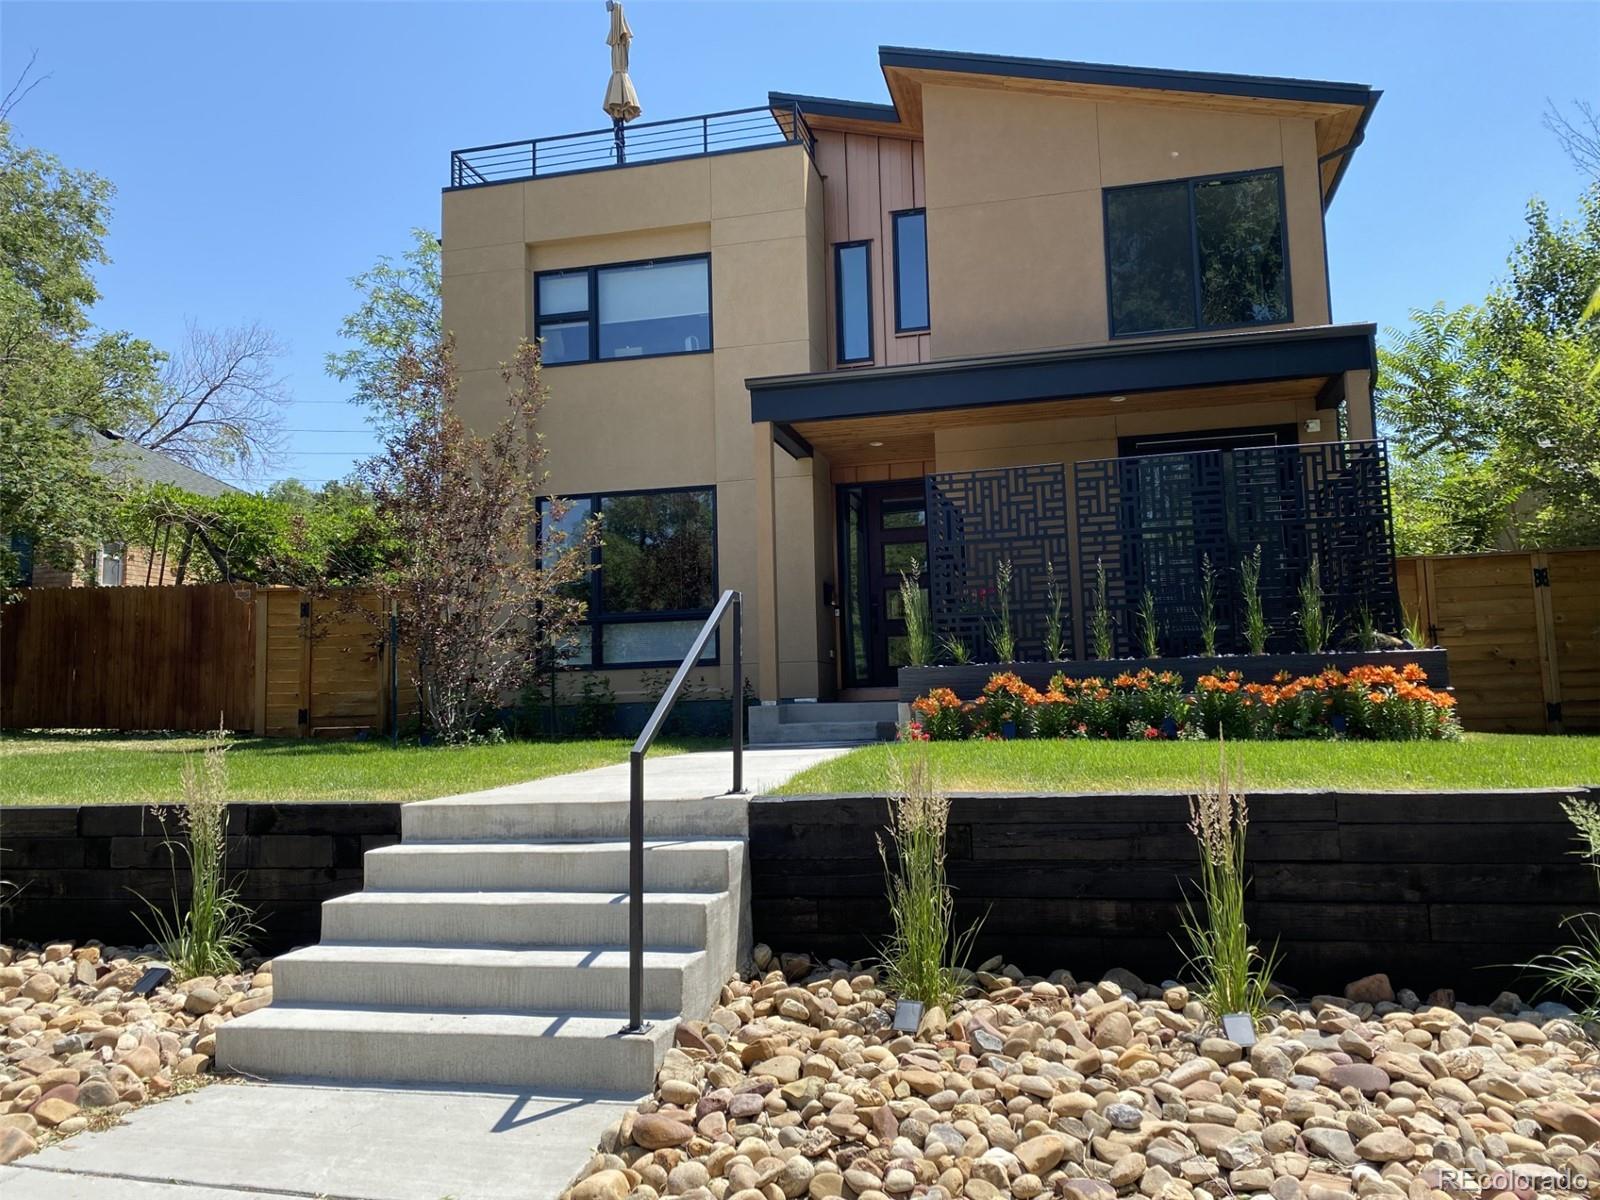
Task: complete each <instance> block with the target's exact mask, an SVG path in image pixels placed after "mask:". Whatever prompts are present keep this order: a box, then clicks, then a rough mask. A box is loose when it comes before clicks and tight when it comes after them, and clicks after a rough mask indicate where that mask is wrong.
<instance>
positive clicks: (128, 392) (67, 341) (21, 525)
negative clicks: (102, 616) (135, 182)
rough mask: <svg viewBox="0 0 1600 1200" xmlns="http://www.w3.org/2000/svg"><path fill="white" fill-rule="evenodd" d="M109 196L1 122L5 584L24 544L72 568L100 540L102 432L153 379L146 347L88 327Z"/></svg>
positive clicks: (0, 448)
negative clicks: (83, 549)
mask: <svg viewBox="0 0 1600 1200" xmlns="http://www.w3.org/2000/svg"><path fill="white" fill-rule="evenodd" d="M112 193H113V188H112V186H111V184H110V183H109V182H107V181H106V180H104V179H101V178H100V177H99V176H97V175H94V174H92V173H90V172H87V171H76V170H72V169H70V168H68V167H66V166H64V165H63V164H62V163H61V161H60V160H59V159H57V158H56V157H55V156H54V155H51V154H47V153H45V152H43V151H41V150H38V149H35V148H32V147H27V146H23V145H20V144H18V143H17V142H16V141H15V140H14V138H13V136H12V131H11V128H10V126H9V125H7V124H6V123H5V122H4V121H0V265H3V268H4V269H3V270H0V535H4V536H0V586H4V585H5V584H8V583H9V582H10V581H11V580H12V579H13V578H15V575H16V570H17V566H18V553H17V549H16V548H15V547H16V545H17V544H18V543H23V544H27V545H31V547H32V551H33V553H34V555H35V556H37V557H38V558H40V559H42V560H44V561H48V562H51V563H54V564H56V565H58V566H62V567H70V566H72V565H74V563H75V561H76V558H77V548H78V546H79V545H81V544H82V543H83V542H85V541H91V540H98V539H99V538H100V536H101V535H102V533H103V532H104V528H105V522H106V520H107V517H108V515H109V514H110V512H111V510H112V508H113V507H114V504H115V500H116V485H115V481H114V479H113V478H111V477H108V475H107V473H106V472H105V471H103V470H101V469H98V468H97V465H96V454H97V451H98V446H97V445H96V440H97V439H96V436H95V435H96V431H98V430H105V429H121V428H123V427H125V426H126V424H127V423H128V422H129V421H130V420H132V418H133V415H134V414H135V413H137V412H138V411H139V410H140V406H141V405H142V403H143V402H144V399H145V397H146V396H147V395H148V394H149V391H150V389H151V387H152V386H153V385H154V382H155V375H156V369H157V364H158V356H157V355H156V353H155V350H154V348H153V347H151V346H150V344H149V343H147V342H144V341H140V340H138V339H136V338H133V337H131V336H130V335H128V334H125V333H96V332H95V331H93V330H92V329H91V327H90V322H89V318H88V310H89V308H90V306H91V305H93V304H94V302H95V300H96V299H97V298H98V296H99V293H98V291H97V290H96V288H95V283H94V279H93V276H92V274H91V271H92V269H93V268H94V267H95V266H96V265H97V264H100V263H104V262H105V261H107V259H106V255H105V248H104V238H105V233H106V221H107V217H108V214H109V205H110V201H111V196H112Z"/></svg>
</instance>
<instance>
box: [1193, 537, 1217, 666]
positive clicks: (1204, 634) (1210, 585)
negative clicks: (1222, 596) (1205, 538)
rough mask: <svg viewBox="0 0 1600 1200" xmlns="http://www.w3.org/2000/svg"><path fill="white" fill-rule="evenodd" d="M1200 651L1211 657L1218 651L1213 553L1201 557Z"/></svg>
mask: <svg viewBox="0 0 1600 1200" xmlns="http://www.w3.org/2000/svg"><path fill="white" fill-rule="evenodd" d="M1195 615H1196V617H1197V618H1198V619H1199V625H1200V653H1202V654H1204V655H1206V656H1207V657H1210V656H1211V655H1214V654H1215V653H1216V652H1217V568H1216V565H1215V564H1214V563H1212V561H1211V555H1209V554H1206V555H1202V556H1201V559H1200V611H1199V612H1197V613H1196V614H1195Z"/></svg>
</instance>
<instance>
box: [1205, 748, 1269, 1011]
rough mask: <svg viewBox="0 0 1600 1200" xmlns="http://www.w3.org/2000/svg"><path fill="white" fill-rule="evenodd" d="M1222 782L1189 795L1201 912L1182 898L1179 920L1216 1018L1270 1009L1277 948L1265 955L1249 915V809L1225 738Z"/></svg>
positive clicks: (1221, 755)
mask: <svg viewBox="0 0 1600 1200" xmlns="http://www.w3.org/2000/svg"><path fill="white" fill-rule="evenodd" d="M1217 751H1218V760H1219V765H1218V768H1217V788H1216V791H1214V792H1205V793H1202V794H1200V795H1196V796H1190V797H1189V832H1190V833H1192V834H1194V838H1195V842H1196V843H1197V844H1198V846H1199V849H1200V895H1201V898H1202V900H1203V902H1204V905H1205V912H1204V914H1203V915H1202V914H1201V913H1198V912H1196V911H1195V907H1194V902H1193V901H1192V900H1191V899H1189V898H1187V897H1186V898H1185V899H1184V904H1183V909H1182V913H1181V918H1182V921H1183V933H1184V938H1185V940H1186V941H1187V942H1188V943H1189V952H1188V962H1189V967H1190V969H1191V970H1193V971H1195V972H1196V974H1197V976H1198V979H1199V982H1200V988H1199V991H1200V1001H1201V1003H1202V1004H1204V1005H1205V1007H1206V1010H1207V1011H1208V1012H1209V1013H1210V1014H1211V1015H1212V1016H1213V1017H1214V1018H1220V1017H1221V1016H1222V1015H1223V1014H1224V1013H1236V1012H1242V1013H1249V1014H1250V1015H1251V1016H1252V1017H1259V1016H1261V1015H1262V1014H1264V1013H1265V1012H1266V1009H1267V998H1268V996H1269V994H1270V991H1271V984H1272V974H1273V972H1274V971H1275V970H1276V969H1277V965H1278V952H1277V950H1276V949H1274V950H1272V951H1270V952H1269V953H1267V954H1266V955H1263V954H1262V953H1261V952H1260V951H1259V950H1258V949H1257V948H1256V946H1255V944H1254V943H1253V942H1251V940H1250V928H1249V926H1248V925H1247V924H1246V923H1245V919H1244V892H1245V886H1246V884H1247V883H1248V879H1247V877H1246V875H1245V864H1244V848H1245V833H1246V831H1247V830H1248V828H1249V825H1250V809H1249V806H1248V805H1247V804H1246V803H1245V798H1244V795H1243V794H1242V793H1241V792H1238V791H1236V790H1235V786H1234V781H1233V780H1232V779H1231V778H1230V777H1229V773H1228V755H1227V748H1226V745H1225V743H1223V742H1220V741H1219V743H1218V747H1217Z"/></svg>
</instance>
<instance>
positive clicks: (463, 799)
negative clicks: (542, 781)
mask: <svg viewBox="0 0 1600 1200" xmlns="http://www.w3.org/2000/svg"><path fill="white" fill-rule="evenodd" d="M645 779H646V787H647V788H648V786H649V773H648V768H646V776H645ZM747 804H748V798H747V797H744V796H710V797H707V798H705V799H699V800H647V801H646V802H645V806H644V813H645V818H644V821H645V823H644V832H645V836H646V837H649V838H669V837H682V838H690V839H695V840H699V839H704V838H723V837H733V838H742V837H744V836H745V835H746V834H747V833H749V830H750V823H749V818H748V816H747V813H746V806H747ZM400 831H401V840H402V841H403V842H406V843H411V842H508V841H510V842H528V841H545V840H551V839H568V840H584V839H612V838H626V837H627V836H628V799H627V791H626V788H623V789H621V794H620V795H619V797H618V798H617V799H613V800H596V799H594V798H593V797H588V798H574V799H559V798H558V799H550V798H548V797H539V798H537V799H534V798H532V797H530V796H529V795H528V794H527V793H526V792H524V791H522V790H520V789H518V788H501V789H497V790H495V791H489V792H474V793H470V794H468V795H464V796H447V797H445V798H443V799H440V800H418V801H415V802H413V803H411V804H407V805H406V806H405V807H404V808H402V809H401V810H400Z"/></svg>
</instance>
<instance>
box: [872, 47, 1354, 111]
mask: <svg viewBox="0 0 1600 1200" xmlns="http://www.w3.org/2000/svg"><path fill="white" fill-rule="evenodd" d="M878 64H879V66H881V67H883V68H888V67H900V68H902V69H905V70H912V71H916V70H920V71H952V72H956V73H958V74H962V75H996V76H1005V77H1009V78H1013V79H1044V80H1051V81H1054V82H1059V83H1082V84H1091V85H1099V86H1103V87H1128V88H1156V89H1159V90H1161V91H1165V92H1197V93H1205V94H1209V95H1213V96H1243V97H1255V98H1259V99H1263V100H1297V101H1301V102H1303V103H1309V104H1366V103H1368V97H1369V96H1370V95H1371V94H1372V89H1371V88H1370V87H1369V86H1368V85H1366V84H1364V83H1337V82H1333V81H1331V80H1323V79H1291V78H1287V77H1285V76H1280V75H1232V74H1225V73H1221V72H1214V71H1172V70H1166V69H1163V68H1160V67H1124V66H1116V65H1114V64H1111V63H1088V62H1072V61H1069V60H1063V59H1052V58H1016V57H1012V56H1010V55H1004V54H968V53H964V52H962V51H959V50H923V49H918V48H916V47H912V46H880V47H878Z"/></svg>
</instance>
